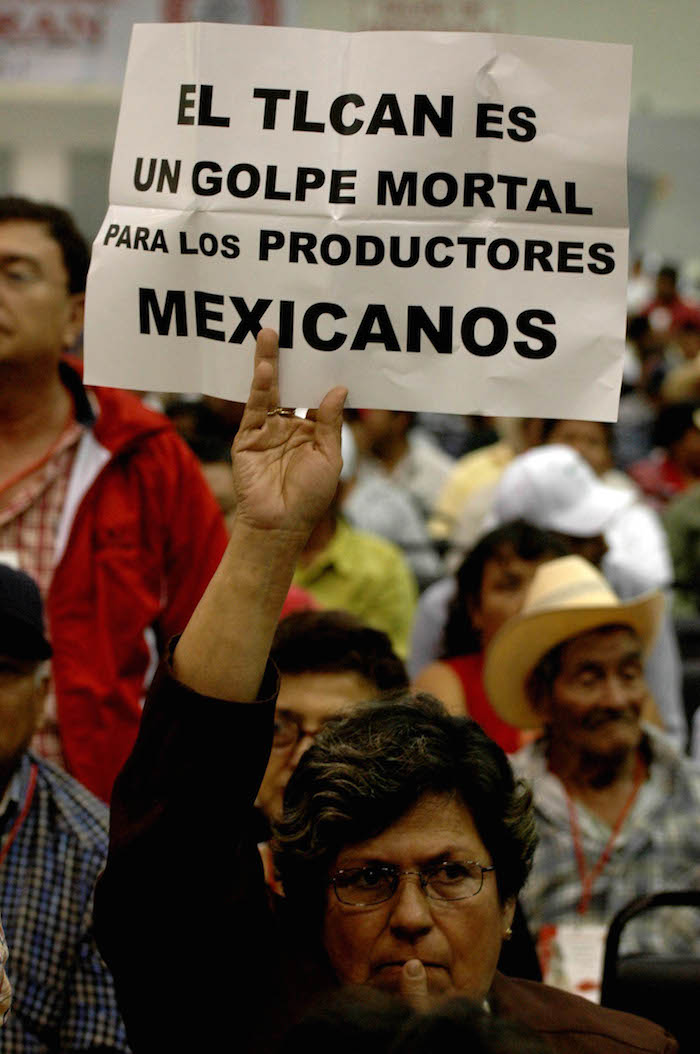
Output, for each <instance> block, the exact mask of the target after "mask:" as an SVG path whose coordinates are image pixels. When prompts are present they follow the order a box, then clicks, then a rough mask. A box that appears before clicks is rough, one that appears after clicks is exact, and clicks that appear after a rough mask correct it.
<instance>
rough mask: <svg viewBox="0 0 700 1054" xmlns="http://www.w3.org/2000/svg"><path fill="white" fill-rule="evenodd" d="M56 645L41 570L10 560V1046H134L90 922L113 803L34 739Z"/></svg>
mask: <svg viewBox="0 0 700 1054" xmlns="http://www.w3.org/2000/svg"><path fill="white" fill-rule="evenodd" d="M50 656H51V646H50V644H49V643H48V641H47V639H46V637H45V635H44V626H43V618H42V605H41V598H40V595H39V590H38V588H37V586H36V584H35V582H34V580H33V579H32V578H30V577H29V575H26V574H24V572H22V571H16V570H14V569H13V568H11V567H8V566H7V565H6V564H0V799H1V802H0V830H1V832H2V833H1V836H0V837H1V848H0V913H1V914H2V920H3V924H4V927H5V933H6V935H7V942H8V945H9V948H10V957H9V960H8V963H7V972H8V975H9V978H10V982H11V984H12V989H13V997H12V1012H11V1013H10V1015H9V1017H8V1018H7V1022H6V1024H5V1026H4V1028H3V1031H2V1039H0V1048H1V1049H2V1050H3V1051H4V1052H7V1054H12V1052H15V1051H17V1052H22V1054H25V1052H27V1054H29V1052H34V1051H36V1052H40V1051H49V1050H52V1051H61V1052H63V1054H69V1052H73V1051H81V1050H82V1051H88V1050H90V1051H97V1050H99V1051H100V1052H102V1054H107V1052H117V1051H124V1052H128V1049H129V1048H128V1045H127V1041H126V1033H125V1031H124V1024H123V1022H122V1020H121V1017H120V1015H119V1012H118V1010H117V1003H116V998H115V994H114V986H113V983H112V978H111V977H110V975H109V971H108V970H107V967H106V966H105V964H104V962H103V961H102V959H101V958H100V954H99V952H98V950H97V947H96V945H95V940H94V936H93V930H92V893H93V886H94V883H95V879H96V878H97V874H98V872H99V871H100V869H101V868H102V865H103V864H104V860H105V856H106V854H107V807H106V806H105V805H103V803H102V802H101V801H99V800H98V799H97V798H95V797H94V796H93V795H92V794H91V793H90V792H89V791H88V790H86V788H85V787H83V786H82V784H80V783H78V781H77V780H75V779H73V777H72V776H69V775H68V774H67V773H66V772H63V771H62V770H61V769H59V768H57V767H56V766H54V765H52V764H50V763H49V762H47V761H43V760H42V759H40V758H38V757H36V756H35V755H34V754H33V753H32V752H31V751H30V750H29V749H28V747H29V742H30V740H31V738H32V735H33V734H34V732H35V730H36V728H37V726H38V725H39V723H40V722H41V719H42V716H43V707H44V700H45V698H46V691H47V687H48V668H47V660H48V659H49V657H50ZM1 1012H2V1011H1V1010H0V1013H1Z"/></svg>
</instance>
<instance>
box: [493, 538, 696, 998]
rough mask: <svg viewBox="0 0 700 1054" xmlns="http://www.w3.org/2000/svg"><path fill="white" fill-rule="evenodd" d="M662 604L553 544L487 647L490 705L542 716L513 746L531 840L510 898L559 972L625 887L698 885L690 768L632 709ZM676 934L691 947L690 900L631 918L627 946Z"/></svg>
mask: <svg viewBox="0 0 700 1054" xmlns="http://www.w3.org/2000/svg"><path fill="white" fill-rule="evenodd" d="M663 609H664V599H663V596H662V594H660V593H658V592H657V593H650V594H646V595H645V596H642V597H640V598H638V599H636V600H630V601H626V602H622V601H620V600H618V598H617V596H616V595H615V594H614V593H613V591H612V590H611V588H610V586H609V585H608V584H607V582H606V580H605V579H604V578H603V577H602V576H601V575H600V574H599V572H598V571H597V570H596V569H595V568H594V567H593V566H592V565H591V564H589V563H588V562H587V561H585V560H583V559H582V558H581V557H579V556H566V557H562V558H560V559H558V560H553V561H550V562H549V563H546V564H543V565H542V566H541V567H540V568H539V569H538V570H537V571H536V573H535V576H534V578H533V581H532V583H531V585H530V589H529V591H528V594H527V596H526V599H525V604H524V607H523V609H522V611H521V613H520V614H519V615H516V616H514V617H513V618H511V619H510V620H509V621H508V622H507V623H506V624H505V625H504V626H503V627H502V628H501V630H500V631H499V633H498V634H497V635H496V637H495V638H494V639H493V641H492V642H491V645H490V647H489V649H488V651H487V656H486V664H485V673H484V680H485V684H486V689H487V692H488V694H489V696H490V699H491V701H492V703H493V706H494V707H495V709H496V710H497V711H498V713H500V714H501V716H502V717H503V718H505V719H506V720H507V721H510V722H512V723H513V724H515V725H517V726H519V727H521V728H537V727H544V729H545V735H544V737H543V738H540V739H539V740H537V741H536V742H535V743H532V744H530V745H528V746H526V747H524V748H523V749H522V750H521V751H520V752H519V753H517V754H515V755H514V756H513V763H514V766H515V768H516V770H517V771H518V772H519V773H520V775H521V776H524V777H525V778H526V779H527V780H529V781H530V782H531V783H532V786H533V788H534V794H535V808H536V814H537V825H538V834H539V839H540V842H539V846H538V849H537V852H536V854H535V862H534V866H533V871H532V875H531V878H530V881H529V883H528V885H527V887H526V889H525V892H524V894H523V906H524V908H525V913H526V915H527V917H528V921H529V923H530V926H531V927H532V929H533V930H535V931H537V932H539V933H540V934H541V936H543V937H546V938H547V939H548V940H551V939H552V938H554V937H556V938H557V943H556V945H555V946H556V948H557V949H558V950H559V952H560V953H561V955H562V956H563V957H564V960H565V972H566V971H567V969H568V971H569V974H570V979H571V976H573V973H575V972H576V970H577V969H578V967H577V964H576V962H575V961H574V951H573V949H574V946H575V947H576V948H577V949H578V951H579V952H580V951H581V949H582V948H584V947H587V948H588V950H589V952H590V954H592V955H594V954H597V953H596V951H595V941H596V940H597V941H599V942H602V939H603V934H604V929H605V927H607V925H608V924H609V923H610V921H611V919H612V917H613V915H614V914H615V913H616V912H617V911H618V910H620V909H621V908H622V907H623V906H624V905H626V904H627V903H628V902H629V901H630V900H632V898H634V897H636V896H638V895H641V894H646V893H652V892H656V891H660V890H673V889H688V888H693V889H697V888H700V819H699V817H700V770H699V769H698V768H697V767H696V766H695V765H694V764H693V763H692V762H690V761H689V760H687V759H686V758H684V757H682V756H681V755H680V754H678V753H677V752H676V751H675V749H674V748H673V747H672V746H671V745H670V744H669V742H668V740H667V738H666V737H665V736H663V735H662V734H660V733H659V732H658V730H656V729H655V728H653V727H650V726H648V725H646V724H645V723H644V722H643V721H642V720H641V715H642V711H643V708H644V704H645V701H646V699H647V696H648V688H647V684H646V681H645V679H644V666H643V663H644V656H645V655H646V654H647V653H648V651H649V648H650V647H651V645H652V643H653V640H654V636H655V634H656V632H657V630H658V626H659V622H660V620H661V618H662V615H663ZM543 928H545V930H544V934H542V930H543ZM555 928H557V933H556V934H555ZM689 945H690V946H691V947H692V948H694V949H695V950H700V918H698V916H697V913H693V912H692V911H691V910H690V909H688V911H687V912H686V913H683V912H681V913H677V914H674V915H672V916H669V917H664V916H661V917H660V918H658V919H656V920H655V918H654V916H652V917H651V918H645V920H644V924H643V927H640V928H639V929H637V930H635V931H634V932H633V933H631V934H630V943H629V945H628V947H631V948H632V949H634V950H641V951H656V952H660V953H664V952H665V953H668V954H673V953H674V952H679V953H683V952H687V951H688V947H689ZM601 946H602V944H601ZM599 951H600V947H599V948H598V952H599ZM567 962H568V967H566V963H567ZM595 980H596V978H593V977H591V976H590V975H588V976H579V984H583V985H590V984H593V983H595Z"/></svg>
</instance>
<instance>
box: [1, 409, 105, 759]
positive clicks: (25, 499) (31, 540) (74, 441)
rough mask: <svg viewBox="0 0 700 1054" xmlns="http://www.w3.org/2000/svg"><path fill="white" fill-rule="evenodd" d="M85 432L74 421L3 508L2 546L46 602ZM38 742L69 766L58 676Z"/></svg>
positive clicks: (36, 745) (41, 749) (44, 753)
mask: <svg viewBox="0 0 700 1054" xmlns="http://www.w3.org/2000/svg"><path fill="white" fill-rule="evenodd" d="M84 431H85V428H84V426H83V425H82V424H80V423H79V422H77V421H71V422H70V423H69V424H68V426H67V428H66V429H65V431H64V432H63V435H62V436H61V437H60V439H59V441H58V443H57V445H56V449H55V450H54V451H53V453H52V454H51V457H50V458H49V460H48V461H47V462H46V464H44V465H42V466H41V468H39V469H37V470H36V471H35V472H33V473H32V474H31V475H29V476H27V478H26V479H25V480H23V482H22V485H21V486H19V487H18V488H17V489H16V491H14V492H13V494H12V497H11V499H10V500H9V502H8V503H7V504H6V505H4V506H3V507H2V508H0V550H3V549H7V550H9V551H11V552H15V553H17V556H18V558H19V566H20V567H21V568H22V570H23V571H26V572H27V574H28V575H31V576H32V578H33V579H34V581H35V582H36V584H37V585H38V587H39V592H40V593H41V597H42V600H44V601H45V600H46V594H47V593H48V591H49V586H50V585H51V576H52V575H53V568H54V553H55V548H56V531H57V529H58V523H59V520H60V516H61V511H62V509H63V502H64V499H65V496H66V491H67V489H68V482H69V480H70V473H71V469H72V467H73V461H74V459H75V454H76V451H77V449H78V443H79V441H80V438H81V436H82V435H83V432H84ZM32 745H33V747H34V749H35V750H36V751H37V752H38V753H40V754H41V755H42V757H44V758H48V759H49V760H50V761H53V762H55V764H57V765H61V766H63V752H62V750H61V740H60V737H59V732H58V724H57V719H56V696H55V694H54V690H53V681H51V682H50V684H49V692H48V696H47V699H46V706H45V708H44V720H43V723H42V726H41V728H40V730H39V731H38V732H37V734H36V736H35V737H34V742H33V744H32Z"/></svg>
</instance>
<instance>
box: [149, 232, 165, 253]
mask: <svg viewBox="0 0 700 1054" xmlns="http://www.w3.org/2000/svg"><path fill="white" fill-rule="evenodd" d="M156 249H161V250H162V251H163V252H164V253H167V252H168V246H167V244H166V241H165V234H164V233H163V231H162V230H161V229H160V227H159V228H158V230H157V231H156V233H155V236H154V238H153V241H152V242H151V252H154V251H155V250H156Z"/></svg>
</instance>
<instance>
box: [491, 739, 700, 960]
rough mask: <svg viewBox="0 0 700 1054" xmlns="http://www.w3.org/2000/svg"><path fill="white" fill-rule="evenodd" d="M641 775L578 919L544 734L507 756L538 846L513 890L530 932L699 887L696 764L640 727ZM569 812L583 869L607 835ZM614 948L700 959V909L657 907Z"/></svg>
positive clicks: (566, 828)
mask: <svg viewBox="0 0 700 1054" xmlns="http://www.w3.org/2000/svg"><path fill="white" fill-rule="evenodd" d="M645 733H646V744H647V746H648V750H649V754H650V758H651V761H650V766H649V776H648V779H647V780H645V782H644V783H643V784H642V786H641V788H640V790H639V793H638V795H637V797H636V800H635V802H634V805H633V806H632V809H631V811H630V813H629V815H628V816H627V819H626V820H625V823H624V824H623V827H622V830H621V831H620V833H619V835H618V837H617V838H616V840H615V843H614V846H613V849H612V855H611V857H610V859H609V861H608V863H607V865H606V866H605V868H604V870H603V872H602V873H601V874H600V875H599V876H598V878H597V880H596V882H595V885H594V887H593V897H592V900H591V903H590V906H589V908H588V911H587V912H586V913H585V915H584V916H580V915H578V914H577V906H578V903H579V901H580V898H581V880H580V877H579V871H578V867H577V864H576V857H575V855H574V841H573V835H572V831H571V823H570V819H569V810H568V806H567V798H566V794H565V792H564V788H563V786H562V784H561V783H560V781H559V779H558V778H557V777H556V776H554V775H553V774H552V773H551V772H549V771H548V769H547V757H546V749H545V747H546V740H544V739H540V740H538V741H537V742H536V743H531V744H529V745H528V746H526V747H523V749H522V750H520V751H518V752H517V753H516V754H513V755H511V758H510V760H511V763H512V765H513V768H514V769H515V771H516V773H517V774H518V775H519V776H522V777H524V778H525V779H526V780H527V781H528V782H529V783H530V784H531V785H532V787H533V791H534V795H535V813H536V818H537V833H538V835H539V844H538V847H537V850H536V852H535V860H534V865H533V868H532V872H531V874H530V878H529V879H528V882H527V884H526V886H525V889H524V890H523V891H522V893H521V895H520V900H521V903H522V906H523V908H524V910H525V914H526V916H527V919H528V923H529V925H530V928H531V930H532V933H533V935H535V936H536V935H537V934H538V933H539V930H540V928H541V927H542V926H543V925H545V924H548V923H554V924H557V923H563V922H575V921H576V920H577V919H581V918H582V920H583V921H584V922H593V923H601V924H603V925H604V926H607V925H609V923H610V922H611V920H612V918H613V916H614V915H615V914H616V912H618V911H619V910H620V909H621V908H623V907H624V906H625V905H626V904H628V903H629V902H630V901H631V900H632V899H633V898H634V897H637V896H640V895H642V894H646V893H655V892H659V891H662V890H664V891H665V890H677V889H700V767H698V766H697V765H695V764H694V763H693V762H691V761H690V760H689V759H688V758H686V757H684V756H682V755H680V754H679V753H677V751H676V750H675V749H674V748H673V747H672V746H671V745H670V744H669V742H668V741H667V739H666V737H665V736H663V735H662V734H661V733H659V732H657V731H656V730H655V729H653V728H650V727H649V726H645ZM576 810H577V815H578V820H579V826H580V830H581V840H582V845H583V851H584V855H585V859H586V865H587V868H588V869H591V868H592V867H593V866H594V865H595V862H596V861H597V860H598V858H599V857H600V855H601V853H602V852H603V850H604V848H605V846H606V844H607V842H608V839H609V838H610V827H608V825H607V824H606V823H604V822H603V821H602V820H600V819H599V818H598V817H596V816H594V815H593V814H592V813H591V812H590V811H589V810H587V809H586V808H585V807H584V806H583V805H581V803H580V802H577V803H576ZM621 950H622V952H623V953H624V954H630V953H634V952H637V951H640V952H648V953H652V952H653V953H656V954H666V955H674V954H679V955H683V954H688V952H689V951H692V952H693V953H694V954H696V955H700V911H698V910H697V909H694V908H682V909H681V908H660V909H658V910H656V911H654V912H652V913H651V914H648V915H645V916H644V917H643V918H642V919H641V920H640V922H638V923H637V922H636V921H633V922H631V923H630V924H629V925H628V926H627V927H626V928H625V931H624V934H623V940H622V947H621Z"/></svg>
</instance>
